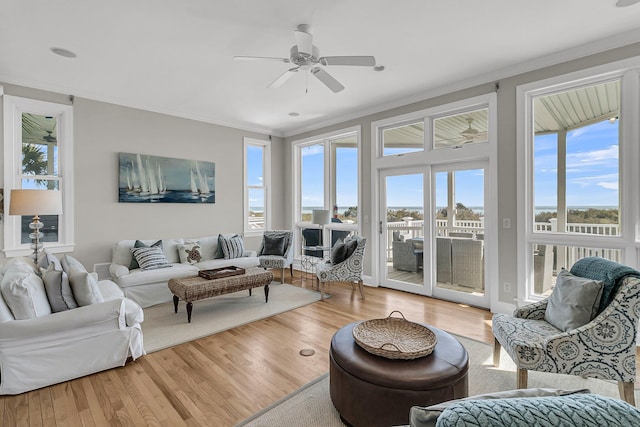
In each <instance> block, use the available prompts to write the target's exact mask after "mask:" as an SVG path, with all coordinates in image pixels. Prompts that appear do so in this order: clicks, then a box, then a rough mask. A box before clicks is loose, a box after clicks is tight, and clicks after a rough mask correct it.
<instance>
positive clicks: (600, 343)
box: [493, 276, 640, 405]
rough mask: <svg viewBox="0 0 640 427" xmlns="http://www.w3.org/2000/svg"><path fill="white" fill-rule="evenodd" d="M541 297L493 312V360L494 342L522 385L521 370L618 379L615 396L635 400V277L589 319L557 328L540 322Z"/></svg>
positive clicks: (639, 293) (639, 296)
mask: <svg viewBox="0 0 640 427" xmlns="http://www.w3.org/2000/svg"><path fill="white" fill-rule="evenodd" d="M546 306H547V299H545V300H542V301H540V302H537V303H534V304H530V305H527V306H525V307H522V308H519V309H517V310H515V311H514V313H513V316H509V315H505V314H495V315H494V316H493V335H494V337H495V346H494V359H493V361H494V365H496V366H498V363H499V360H500V348H501V347H504V349H505V351H506V352H507V353H508V354H509V356H510V357H511V358H512V359H513V361H514V362H515V364H516V366H517V367H518V388H526V387H527V371H528V370H533V371H540V372H552V373H560V374H569V375H580V376H583V377H592V378H600V379H608V380H614V381H618V383H619V386H620V394H621V397H622V398H623V399H624V400H626V401H627V402H629V403H631V404H632V405H633V404H635V403H634V402H635V398H634V394H633V383H634V381H635V378H636V334H637V325H638V316H639V315H640V279H638V278H637V277H633V276H627V277H625V278H624V279H623V280H622V283H621V286H620V289H619V290H618V291H617V293H616V294H615V297H614V298H613V300H612V301H611V303H610V304H609V305H608V306H607V307H606V308H605V309H604V311H602V312H601V313H600V314H599V315H598V316H596V317H595V318H594V319H593V320H592V321H591V322H589V323H587V324H586V325H584V326H581V327H579V328H577V329H573V330H569V331H567V332H562V331H561V330H559V329H557V328H555V327H554V326H552V325H550V324H549V323H547V322H545V320H544V314H545V309H546Z"/></svg>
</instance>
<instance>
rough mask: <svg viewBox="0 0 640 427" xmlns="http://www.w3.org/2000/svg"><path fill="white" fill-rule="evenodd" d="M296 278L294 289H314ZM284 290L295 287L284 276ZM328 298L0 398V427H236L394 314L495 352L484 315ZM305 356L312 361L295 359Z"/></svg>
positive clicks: (352, 296)
mask: <svg viewBox="0 0 640 427" xmlns="http://www.w3.org/2000/svg"><path fill="white" fill-rule="evenodd" d="M298 275H299V272H297V271H296V272H295V277H294V279H293V282H294V284H297V285H299V286H303V287H310V286H311V284H310V283H306V282H305V283H301V279H300V278H299V277H298ZM276 276H277V272H276ZM276 279H278V278H277V277H276ZM286 282H287V283H291V277H290V276H289V274H288V272H287V274H286ZM327 290H328V292H330V293H331V294H332V295H333V296H332V297H331V298H329V299H326V300H325V301H321V302H317V303H314V304H311V305H307V306H305V307H302V308H299V309H296V310H292V311H289V312H286V313H282V314H279V315H277V316H273V317H271V318H268V319H264V320H261V321H257V322H253V323H251V324H248V325H245V326H240V327H238V328H235V329H231V330H228V331H226V332H221V333H218V334H216V335H213V336H210V337H206V338H202V339H199V340H197V341H193V342H190V343H186V344H182V345H179V346H175V347H172V348H169V349H166V350H162V351H159V352H155V353H151V354H148V355H146V356H144V357H142V358H140V359H138V360H137V361H135V362H130V363H127V365H126V366H124V367H122V368H116V369H111V370H108V371H105V372H101V373H98V374H94V375H90V376H87V377H83V378H79V379H76V380H73V381H68V382H66V383H62V384H57V385H54V386H51V387H47V388H43V389H40V390H35V391H32V392H29V393H24V394H21V395H18V396H2V397H0V425H2V426H6V427H9V426H45V427H48V426H56V425H57V426H79V425H87V426H119V425H122V426H145V425H149V426H232V425H234V424H236V423H237V422H239V421H241V420H243V419H245V418H247V417H248V416H250V415H252V414H253V413H255V412H257V411H259V410H260V409H262V408H264V407H266V406H268V405H270V404H271V403H273V402H275V401H276V400H278V399H280V398H282V397H283V396H286V395H287V394H289V393H291V392H292V391H294V390H296V389H297V388H299V387H300V386H302V385H304V384H306V383H307V382H309V381H311V380H313V379H314V378H316V377H318V376H319V375H322V374H323V373H325V372H327V371H328V367H329V360H328V350H329V344H330V340H331V337H332V335H333V334H334V333H335V331H336V330H337V329H339V328H340V327H342V326H344V325H345V324H347V323H350V322H353V321H356V320H362V319H370V318H379V317H386V316H387V315H388V314H389V313H390V312H391V311H393V310H400V311H402V313H404V315H405V316H406V317H407V318H408V319H409V320H412V321H419V322H426V323H429V324H432V325H434V326H436V327H438V328H441V329H445V330H447V331H449V332H453V333H456V334H460V335H464V336H466V337H469V338H473V339H476V340H479V341H484V342H486V343H491V342H493V335H492V334H491V321H490V319H491V315H490V313H489V312H488V311H486V310H481V309H478V308H473V307H468V306H463V305H460V304H453V303H449V302H444V301H439V300H434V299H430V298H425V297H421V296H417V295H412V294H408V293H403V292H398V291H393V290H389V289H382V288H370V287H365V296H366V299H365V300H361V299H360V295H359V293H358V292H357V290H356V291H352V290H351V287H350V286H349V285H348V284H337V283H334V284H332V285H331V286H330V287H329V288H328V289H327ZM194 321H197V318H196V319H195V320H194ZM307 348H309V349H313V350H315V355H313V356H310V357H304V356H301V355H299V351H300V350H301V349H307ZM514 384H515V378H514Z"/></svg>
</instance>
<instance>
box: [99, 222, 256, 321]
mask: <svg viewBox="0 0 640 427" xmlns="http://www.w3.org/2000/svg"><path fill="white" fill-rule="evenodd" d="M224 236H226V237H230V236H233V234H224ZM135 242H136V240H121V241H119V242H118V243H117V244H116V245H115V246H114V247H113V253H112V260H111V266H110V267H109V272H110V273H111V277H112V278H113V281H114V282H116V283H117V284H118V286H120V288H122V290H123V291H124V295H125V296H126V297H127V298H130V299H132V300H134V301H135V302H137V303H138V304H139V305H140V306H141V307H143V308H146V307H150V306H152V305H156V304H161V303H164V302H168V301H171V300H172V294H171V291H170V290H169V287H168V285H167V284H168V282H169V280H170V279H173V278H182V277H189V276H195V275H197V274H198V271H200V270H208V269H212V268H220V267H226V266H231V265H233V266H236V267H241V268H248V267H257V266H259V265H260V260H259V258H258V256H257V253H256V251H245V252H244V256H243V257H240V258H232V259H224V258H216V256H218V257H219V256H220V255H219V254H218V235H213V236H205V237H198V238H190V239H183V238H176V239H162V251H163V252H164V255H165V257H166V258H167V261H168V262H169V264H170V265H171V267H169V268H160V269H155V270H143V269H140V268H136V269H133V270H129V266H130V264H131V260H132V257H133V255H132V253H131V248H133V247H134V245H135ZM141 242H142V243H144V244H145V245H147V246H151V245H153V244H154V243H155V242H157V240H141ZM186 242H198V244H199V246H200V253H201V255H202V261H200V262H198V263H196V264H182V263H180V257H179V254H178V245H181V244H184V243H186Z"/></svg>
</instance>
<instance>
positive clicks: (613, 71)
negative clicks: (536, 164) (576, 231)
mask: <svg viewBox="0 0 640 427" xmlns="http://www.w3.org/2000/svg"><path fill="white" fill-rule="evenodd" d="M637 67H640V57H635V58H630V59H625V60H622V61H617V62H613V63H610V64H606V65H602V66H598V67H593V68H589V69H585V70H580V71H577V72H573V73H569V74H564V75H561V76H555V77H552V78H549V79H545V80H540V81H536V82H532V83H528V84H524V85H520V86H518V87H517V88H516V99H517V104H516V105H517V139H516V141H517V147H516V148H517V169H518V175H517V188H518V189H519V191H518V195H517V209H518V217H519V218H521V219H522V220H521V221H518V237H517V242H518V249H519V250H518V257H517V278H518V288H517V297H516V298H517V301H518V303H520V304H528V303H531V302H535V301H538V300H540V299H541V298H540V297H538V296H534V295H531V294H530V293H529V290H530V286H529V284H530V283H532V281H533V265H532V264H533V256H532V255H533V254H532V244H534V243H546V244H550V245H569V246H584V247H594V246H595V247H602V248H609V249H620V250H622V252H623V260H624V263H625V264H627V265H629V266H632V267H636V268H637V267H638V266H640V252H639V251H640V242H638V237H637V236H638V233H639V230H640V204H639V202H638V189H637V186H634V185H633V184H632V183H637V182H639V179H640V173H639V172H638V170H637V164H638V158H639V157H640V156H639V152H640V151H639V149H638V147H637V141H638V140H640V131H639V125H638V123H637V122H638V120H637V118H638V117H639V116H640V99H638V98H639V95H640V71H639V70H638V68H637ZM615 78H619V79H621V89H620V90H621V106H620V113H621V118H623V116H624V120H621V128H620V140H619V143H620V152H619V158H620V170H619V176H620V178H619V182H620V200H621V204H620V213H621V218H623V224H622V228H621V235H620V236H616V237H597V238H594V237H592V236H581V235H568V234H560V233H534V232H533V227H531V225H532V224H533V219H534V218H533V216H532V212H533V205H534V194H533V177H532V176H531V174H532V173H533V130H532V123H531V120H530V118H531V117H532V114H533V111H532V108H533V98H535V97H539V96H542V95H545V94H551V93H555V92H559V91H565V90H570V89H572V88H577V87H580V86H586V85H592V84H597V83H599V82H603V81H607V80H611V79H615Z"/></svg>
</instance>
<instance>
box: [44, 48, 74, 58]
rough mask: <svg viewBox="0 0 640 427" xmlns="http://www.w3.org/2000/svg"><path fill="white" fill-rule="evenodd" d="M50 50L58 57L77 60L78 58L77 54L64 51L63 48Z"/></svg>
mask: <svg viewBox="0 0 640 427" xmlns="http://www.w3.org/2000/svg"><path fill="white" fill-rule="evenodd" d="M50 50H51V52H53V53H55V54H56V55H60V56H64V57H65V58H75V57H76V56H77V55H76V54H75V53H73V52H71V51H70V50H67V49H63V48H61V47H52V48H51V49H50Z"/></svg>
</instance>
